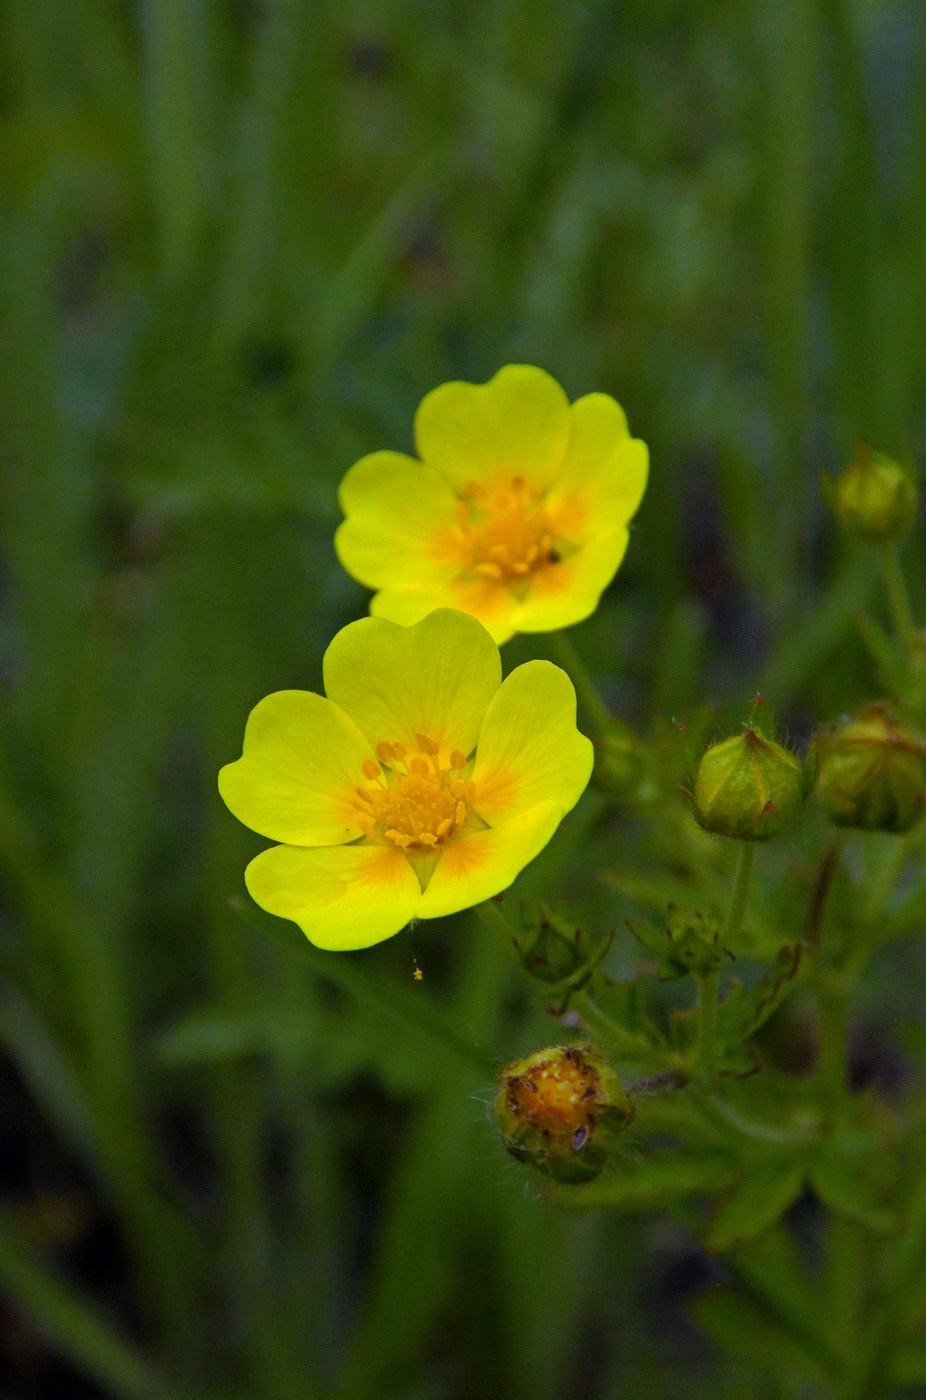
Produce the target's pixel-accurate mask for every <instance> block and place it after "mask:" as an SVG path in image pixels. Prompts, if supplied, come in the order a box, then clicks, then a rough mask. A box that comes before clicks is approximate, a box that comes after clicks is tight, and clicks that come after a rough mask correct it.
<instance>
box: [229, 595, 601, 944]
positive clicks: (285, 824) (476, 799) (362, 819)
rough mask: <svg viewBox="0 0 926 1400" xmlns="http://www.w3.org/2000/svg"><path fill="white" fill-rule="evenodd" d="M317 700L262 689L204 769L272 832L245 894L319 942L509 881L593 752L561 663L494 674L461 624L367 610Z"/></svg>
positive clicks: (368, 931)
mask: <svg viewBox="0 0 926 1400" xmlns="http://www.w3.org/2000/svg"><path fill="white" fill-rule="evenodd" d="M324 678H325V690H326V692H327V698H325V697H324V696H321V695H315V694H313V693H312V692H310V691H304V690H282V691H278V692H277V693H276V694H274V695H268V696H267V697H266V699H264V700H262V701H261V702H260V704H258V705H257V706H256V708H255V709H254V710H253V711H252V713H251V716H250V718H249V719H248V723H247V728H246V730H245V736H244V753H243V755H242V757H241V758H240V759H238V761H237V762H236V763H229V764H228V765H227V766H226V767H225V768H223V769H222V771H221V773H220V774H219V791H220V792H221V794H222V797H223V798H224V799H225V802H226V803H227V805H228V807H229V808H230V809H231V811H232V812H233V813H234V814H235V816H236V817H238V818H239V820H241V821H243V822H244V823H245V824H246V825H247V826H249V827H251V828H252V829H253V830H254V831H259V832H260V833H261V835H263V836H269V837H270V839H271V840H273V841H280V842H283V843H284V844H282V845H279V846H273V847H271V848H270V849H269V850H267V851H263V852H262V853H261V854H260V855H259V856H257V858H256V859H255V860H253V861H252V862H251V864H250V865H249V866H248V868H247V872H246V875H245V880H246V883H247V887H248V890H249V891H250V893H251V896H252V897H253V899H254V900H255V901H256V903H258V904H259V905H261V906H262V908H264V909H266V910H268V911H269V912H270V913H271V914H278V915H280V916H281V917H282V918H286V919H292V920H293V921H294V922H295V923H297V924H299V926H300V927H301V928H302V930H303V931H304V932H305V933H306V934H307V936H308V937H309V938H310V939H311V941H312V942H313V943H316V944H318V946H319V947H321V948H336V949H348V948H365V947H368V946H369V945H370V944H372V943H378V942H380V941H381V940H382V939H384V938H389V937H390V936H391V935H392V934H394V933H398V931H399V929H401V928H403V927H404V925H405V924H407V923H408V922H409V920H410V919H433V918H438V917H439V916H440V915H442V914H452V913H454V912H455V911H456V910H458V909H466V908H467V907H468V906H469V905H471V904H478V903H479V902H480V901H481V900H484V899H489V898H491V896H492V895H494V894H497V893H498V892H499V890H503V889H505V887H506V886H507V885H510V884H511V882H512V880H514V878H515V876H516V875H517V874H518V873H519V871H521V870H522V869H523V867H524V866H525V865H527V863H528V861H531V860H533V858H534V857H535V856H536V855H537V854H538V852H539V851H541V850H542V849H543V847H544V846H545V845H546V844H547V842H548V841H549V839H550V837H551V836H552V835H553V833H554V831H555V830H556V828H557V826H558V825H559V823H560V821H561V820H562V818H563V816H564V815H565V814H566V812H568V811H569V810H570V809H571V808H572V807H573V806H574V805H575V803H576V802H577V801H578V800H579V797H580V795H581V794H582V792H583V790H584V788H585V786H586V784H587V782H588V780H589V776H590V774H591V770H592V746H591V744H590V743H589V741H588V739H586V738H585V736H584V735H583V734H580V733H579V731H578V730H577V729H576V723H575V718H576V698H575V691H574V690H573V688H572V682H571V681H570V680H569V678H568V676H567V675H566V674H565V672H564V671H561V670H560V669H559V667H558V666H553V665H551V664H550V662H548V661H528V662H527V663H526V664H525V665H523V666H518V667H517V669H516V670H514V671H512V673H511V675H509V676H508V677H507V679H506V680H505V681H502V674H501V660H500V658H499V654H498V647H497V646H496V645H495V643H494V642H493V641H492V638H491V637H490V636H489V634H488V632H487V631H486V630H485V628H484V627H482V626H481V624H480V623H479V622H477V621H476V620H475V618H472V617H469V616H467V615H466V614H465V613H462V612H455V611H452V610H451V609H439V610H438V611H436V612H432V613H430V614H429V615H428V616H427V617H425V618H423V619H422V621H421V622H419V623H417V624H416V625H415V626H413V627H401V626H398V625H397V624H396V623H394V622H388V621H386V620H385V619H383V618H372V617H368V618H364V619H363V620H362V621H360V622H354V623H351V624H350V626H348V627H345V628H344V629H343V630H342V631H341V632H339V633H338V634H337V636H336V637H335V638H334V640H333V641H332V643H331V645H330V646H329V648H328V650H327V652H326V653H325V660H324Z"/></svg>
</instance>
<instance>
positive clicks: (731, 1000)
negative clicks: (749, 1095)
mask: <svg viewBox="0 0 926 1400" xmlns="http://www.w3.org/2000/svg"><path fill="white" fill-rule="evenodd" d="M800 962H801V948H800V944H791V945H787V946H785V947H784V948H781V949H779V952H778V957H777V958H776V960H775V966H774V967H773V968H772V970H771V972H767V973H766V974H765V976H764V977H760V978H759V980H758V982H756V983H754V984H753V986H751V987H744V986H742V985H741V984H740V983H738V982H732V983H731V984H730V987H729V989H728V992H727V996H726V998H725V1000H724V1002H723V1004H722V1005H721V1006H720V1007H719V1009H718V1012H717V1023H718V1028H719V1034H720V1036H721V1037H722V1038H723V1039H724V1040H728V1041H731V1042H734V1043H739V1042H741V1041H744V1040H748V1039H749V1037H750V1036H752V1035H755V1033H756V1031H758V1030H759V1028H760V1027H761V1026H763V1025H764V1024H765V1022H766V1021H767V1020H768V1018H769V1017H770V1016H771V1015H772V1013H773V1012H774V1011H776V1010H777V1009H778V1007H779V1006H780V1005H781V1003H782V1002H783V1001H784V999H785V997H786V996H787V994H788V992H789V990H790V987H791V983H792V981H793V980H794V977H795V975H796V973H797V969H798V967H799V966H800Z"/></svg>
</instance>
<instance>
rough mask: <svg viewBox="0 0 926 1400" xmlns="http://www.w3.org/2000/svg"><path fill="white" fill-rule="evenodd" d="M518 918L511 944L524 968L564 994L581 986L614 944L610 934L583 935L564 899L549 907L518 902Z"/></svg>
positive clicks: (533, 901)
mask: <svg viewBox="0 0 926 1400" xmlns="http://www.w3.org/2000/svg"><path fill="white" fill-rule="evenodd" d="M520 916H521V919H520V921H521V928H520V930H519V932H518V936H517V937H516V938H513V940H512V941H513V943H514V946H515V948H516V949H517V951H518V954H519V956H520V958H521V961H522V963H523V964H524V967H525V969H526V970H527V971H528V972H529V973H530V975H531V976H532V977H536V978H537V979H538V981H540V982H545V983H546V984H547V986H549V987H561V988H562V989H563V990H564V991H577V990H578V989H579V988H580V987H582V986H583V985H584V984H585V983H586V982H587V981H588V979H589V977H591V975H592V973H593V972H594V970H595V968H596V967H597V966H598V964H599V963H600V962H601V960H602V958H603V957H604V955H605V953H607V951H608V949H609V948H610V946H611V944H612V943H613V941H614V933H613V931H612V932H608V933H605V934H600V935H595V934H594V933H589V932H587V930H586V929H585V928H584V927H583V926H582V925H581V924H579V923H578V922H577V920H576V916H575V910H574V909H573V908H572V905H571V904H570V903H569V900H568V899H565V898H562V899H559V900H557V902H556V904H555V906H553V907H552V908H551V907H550V905H548V904H546V903H545V902H544V901H543V900H542V899H522V900H521V906H520Z"/></svg>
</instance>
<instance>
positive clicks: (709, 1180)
mask: <svg viewBox="0 0 926 1400" xmlns="http://www.w3.org/2000/svg"><path fill="white" fill-rule="evenodd" d="M734 1171H735V1167H734V1166H733V1164H732V1163H731V1162H730V1159H729V1158H728V1157H726V1156H724V1155H722V1154H720V1153H710V1154H704V1155H700V1156H695V1155H692V1154H689V1153H686V1152H683V1151H678V1152H665V1153H663V1154H661V1155H660V1156H655V1157H638V1158H636V1159H633V1160H631V1159H624V1161H622V1162H621V1163H620V1164H619V1165H618V1166H617V1167H616V1168H615V1170H614V1171H613V1172H609V1173H607V1174H606V1175H604V1176H601V1177H599V1178H598V1180H597V1181H590V1182H588V1183H587V1185H584V1186H549V1187H547V1188H546V1195H547V1196H548V1198H549V1199H550V1200H551V1201H554V1202H555V1203H556V1204H557V1205H559V1206H565V1207H566V1209H568V1210H575V1211H592V1210H650V1209H652V1208H654V1207H657V1206H671V1205H673V1204H674V1203H676V1202H677V1201H679V1200H681V1199H683V1198H684V1197H686V1196H692V1195H696V1194H702V1195H703V1194H706V1193H708V1192H714V1191H718V1190H720V1189H721V1188H722V1187H724V1186H726V1185H728V1184H729V1181H730V1177H731V1175H732V1173H733V1172H734Z"/></svg>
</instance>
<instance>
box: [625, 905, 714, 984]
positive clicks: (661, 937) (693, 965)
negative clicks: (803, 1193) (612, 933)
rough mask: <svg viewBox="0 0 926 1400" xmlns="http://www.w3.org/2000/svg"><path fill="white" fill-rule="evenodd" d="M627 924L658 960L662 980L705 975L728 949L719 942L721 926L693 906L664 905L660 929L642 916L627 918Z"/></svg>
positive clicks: (668, 980) (712, 970)
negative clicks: (662, 921) (686, 907)
mask: <svg viewBox="0 0 926 1400" xmlns="http://www.w3.org/2000/svg"><path fill="white" fill-rule="evenodd" d="M627 927H628V928H629V929H630V932H631V933H632V934H633V936H634V938H636V940H637V941H638V942H639V943H642V945H643V947H644V948H645V949H646V950H647V952H649V953H652V954H653V955H654V956H655V957H656V958H657V959H658V973H657V975H658V977H659V980H660V981H661V982H672V981H675V980H677V979H678V978H679V977H688V976H691V977H708V976H710V974H711V973H713V972H717V971H718V969H719V968H721V967H722V966H723V960H724V957H725V956H728V954H727V950H726V948H725V947H724V945H723V943H721V941H720V929H719V927H718V926H717V924H716V923H710V922H708V920H707V919H705V917H704V915H703V914H701V913H699V912H698V911H697V910H695V909H680V908H679V907H678V905H676V904H670V905H668V907H667V908H666V922H665V924H664V925H663V926H662V927H661V928H657V927H656V925H655V924H651V923H649V922H647V921H646V920H644V919H628V920H627Z"/></svg>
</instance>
